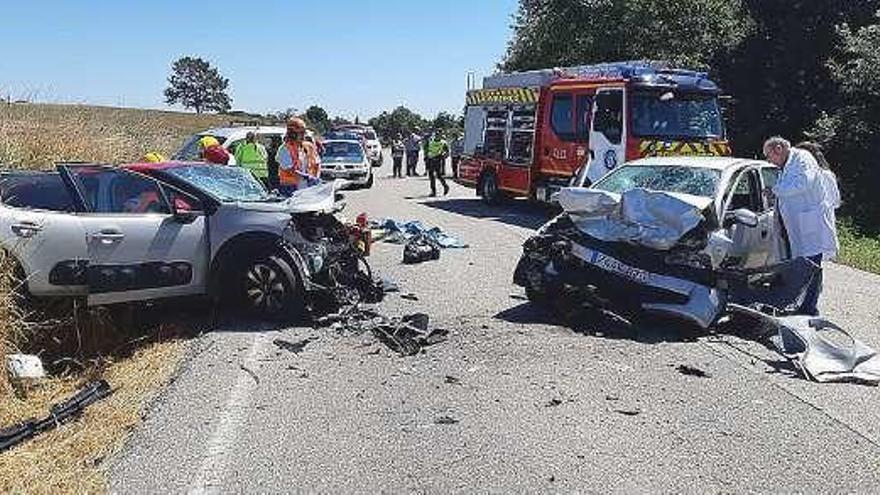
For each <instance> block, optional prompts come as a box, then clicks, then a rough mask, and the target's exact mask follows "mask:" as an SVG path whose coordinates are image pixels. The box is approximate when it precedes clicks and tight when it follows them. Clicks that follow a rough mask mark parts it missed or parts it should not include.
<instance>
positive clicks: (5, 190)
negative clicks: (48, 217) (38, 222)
mask: <svg viewBox="0 0 880 495" xmlns="http://www.w3.org/2000/svg"><path fill="white" fill-rule="evenodd" d="M0 198H2V201H3V204H5V205H6V206H11V207H13V208H33V209H37V210H50V211H62V212H73V211H76V202H75V201H74V198H73V196H72V195H71V194H70V190H69V189H68V188H67V185H66V184H64V181H63V180H62V179H61V176H60V175H59V174H57V173H45V174H35V173H26V174H4V175H2V176H0Z"/></svg>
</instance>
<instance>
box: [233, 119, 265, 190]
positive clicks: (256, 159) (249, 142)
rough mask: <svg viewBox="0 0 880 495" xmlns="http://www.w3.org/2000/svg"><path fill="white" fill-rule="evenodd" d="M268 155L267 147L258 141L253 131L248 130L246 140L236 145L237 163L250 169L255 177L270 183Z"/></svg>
mask: <svg viewBox="0 0 880 495" xmlns="http://www.w3.org/2000/svg"><path fill="white" fill-rule="evenodd" d="M268 157H269V155H268V153H267V152H266V147H265V146H263V145H262V144H260V143H258V142H257V135H256V134H254V133H253V132H248V133H247V134H246V135H245V139H244V142H243V143H240V144H239V145H238V146H236V147H235V163H237V164H238V166H239V167H242V168H246V169H248V170H250V172H251V173H252V174H254V177H256V178H257V179H260V181H262V182H263V183H264V184H266V185H268V184H269V169H268V167H267V165H266V161H267V159H268Z"/></svg>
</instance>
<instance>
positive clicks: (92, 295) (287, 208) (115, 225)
mask: <svg viewBox="0 0 880 495" xmlns="http://www.w3.org/2000/svg"><path fill="white" fill-rule="evenodd" d="M0 200H2V204H0V244H2V247H3V248H4V249H5V250H6V251H7V252H8V253H10V254H11V255H12V257H13V258H14V260H15V263H16V265H17V268H16V270H17V272H18V273H19V275H21V276H22V279H23V280H24V284H23V290H24V291H25V292H26V295H27V296H28V298H31V299H36V300H45V299H51V298H58V297H65V298H69V297H77V298H84V299H85V300H86V301H87V302H88V304H89V305H103V304H113V303H123V302H131V301H144V300H151V299H157V298H166V297H179V296H191V295H211V296H215V297H216V298H218V299H219V300H223V301H225V302H227V303H230V304H234V305H236V306H239V307H242V308H244V309H247V310H249V311H250V312H253V313H255V314H256V315H258V316H264V317H268V318H278V317H295V316H296V315H297V314H298V312H299V310H300V309H302V308H303V306H304V305H305V304H306V303H309V300H310V298H311V297H314V296H315V294H318V293H320V292H322V291H325V290H328V289H330V288H332V287H335V284H337V283H339V282H340V281H343V282H345V281H348V280H349V279H356V278H357V277H358V276H359V275H358V274H359V273H360V272H359V263H360V260H361V258H360V253H359V252H358V251H357V250H356V249H355V247H354V244H353V243H352V242H351V240H350V238H349V233H348V231H347V229H346V227H345V226H344V225H342V224H341V223H340V222H339V221H338V220H337V219H336V218H335V216H334V213H335V212H336V211H338V209H340V205H339V204H337V203H336V202H335V193H334V186H333V185H332V184H326V185H322V186H318V187H314V188H311V189H306V190H304V191H301V192H299V193H297V194H296V195H294V196H293V197H291V198H280V197H276V196H273V195H271V194H270V193H268V192H267V191H266V190H265V188H264V187H263V186H262V185H261V184H260V183H259V182H258V181H257V180H256V179H254V177H253V176H252V175H251V174H250V173H249V172H247V171H246V170H244V169H241V168H238V167H220V166H213V165H207V164H203V163H185V162H172V163H159V164H133V165H127V166H123V167H113V166H106V165H79V164H76V165H60V166H58V167H57V170H56V171H52V172H31V171H8V172H4V173H3V174H2V175H0Z"/></svg>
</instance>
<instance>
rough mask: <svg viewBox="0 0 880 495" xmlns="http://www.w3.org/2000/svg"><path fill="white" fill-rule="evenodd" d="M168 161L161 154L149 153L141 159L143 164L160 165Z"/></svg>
mask: <svg viewBox="0 0 880 495" xmlns="http://www.w3.org/2000/svg"><path fill="white" fill-rule="evenodd" d="M166 161H168V160H167V159H166V158H165V156H164V155H162V153H157V152H155V151H151V152H149V153H147V154H145V155H144V156H143V157H142V158H141V162H143V163H162V162H166Z"/></svg>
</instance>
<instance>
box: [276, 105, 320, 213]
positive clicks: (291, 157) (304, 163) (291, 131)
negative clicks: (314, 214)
mask: <svg viewBox="0 0 880 495" xmlns="http://www.w3.org/2000/svg"><path fill="white" fill-rule="evenodd" d="M275 159H276V161H278V182H279V187H278V190H279V192H280V193H281V194H284V195H285V196H289V195H291V194H292V193H293V192H294V191H296V190H299V189H304V188H306V187H309V186H311V185H314V184H316V183H318V182H320V175H321V161H320V158H318V150H317V148H316V147H315V144H314V143H312V142H309V141H307V140H306V123H305V121H303V119H300V118H297V117H294V118H292V119H290V120H289V121H288V122H287V134H286V135H285V136H284V143H283V144H282V145H281V146H280V147H279V148H278V152H277V153H276V156H275Z"/></svg>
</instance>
